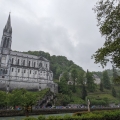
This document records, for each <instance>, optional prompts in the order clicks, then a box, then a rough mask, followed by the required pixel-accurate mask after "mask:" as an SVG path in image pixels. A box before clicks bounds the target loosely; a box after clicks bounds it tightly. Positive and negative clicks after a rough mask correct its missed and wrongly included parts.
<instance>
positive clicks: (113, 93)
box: [112, 87, 117, 97]
mask: <svg viewBox="0 0 120 120" xmlns="http://www.w3.org/2000/svg"><path fill="white" fill-rule="evenodd" d="M112 96H113V97H117V93H116V90H115V88H114V87H112Z"/></svg>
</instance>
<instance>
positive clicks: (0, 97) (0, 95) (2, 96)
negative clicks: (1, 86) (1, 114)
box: [0, 91, 7, 107]
mask: <svg viewBox="0 0 120 120" xmlns="http://www.w3.org/2000/svg"><path fill="white" fill-rule="evenodd" d="M6 98H7V94H6V93H5V92H3V91H0V107H1V106H6V102H7V101H6Z"/></svg>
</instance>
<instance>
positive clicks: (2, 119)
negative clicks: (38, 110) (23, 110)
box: [0, 113, 73, 120]
mask: <svg viewBox="0 0 120 120" xmlns="http://www.w3.org/2000/svg"><path fill="white" fill-rule="evenodd" d="M72 114H73V113H64V114H49V115H45V116H46V117H48V116H64V115H72ZM38 116H39V115H34V116H31V117H35V118H37V117H38ZM23 118H25V116H14V117H0V120H22V119H23Z"/></svg>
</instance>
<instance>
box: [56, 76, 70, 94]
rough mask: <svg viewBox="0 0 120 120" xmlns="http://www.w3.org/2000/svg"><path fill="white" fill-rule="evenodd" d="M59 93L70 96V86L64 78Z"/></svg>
mask: <svg viewBox="0 0 120 120" xmlns="http://www.w3.org/2000/svg"><path fill="white" fill-rule="evenodd" d="M58 91H59V93H63V94H68V84H67V81H66V79H65V78H64V77H61V79H60V82H59V83H58Z"/></svg>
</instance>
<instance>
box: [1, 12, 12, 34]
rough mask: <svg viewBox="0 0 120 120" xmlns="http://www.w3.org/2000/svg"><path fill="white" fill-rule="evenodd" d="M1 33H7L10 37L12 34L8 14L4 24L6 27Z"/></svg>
mask: <svg viewBox="0 0 120 120" xmlns="http://www.w3.org/2000/svg"><path fill="white" fill-rule="evenodd" d="M3 32H7V33H9V34H10V35H11V34H12V27H11V17H10V13H9V16H8V20H7V23H6V25H5V28H4V31H3Z"/></svg>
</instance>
